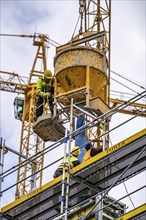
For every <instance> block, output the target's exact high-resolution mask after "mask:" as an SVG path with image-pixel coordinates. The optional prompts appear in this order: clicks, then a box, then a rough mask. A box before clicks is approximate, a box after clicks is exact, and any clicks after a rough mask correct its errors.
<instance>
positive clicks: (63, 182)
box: [61, 128, 68, 213]
mask: <svg viewBox="0 0 146 220" xmlns="http://www.w3.org/2000/svg"><path fill="white" fill-rule="evenodd" d="M67 133H68V132H67V128H66V129H65V138H64V158H63V175H62V191H61V213H63V207H64V201H65V197H64V191H65V167H66V148H67Z"/></svg>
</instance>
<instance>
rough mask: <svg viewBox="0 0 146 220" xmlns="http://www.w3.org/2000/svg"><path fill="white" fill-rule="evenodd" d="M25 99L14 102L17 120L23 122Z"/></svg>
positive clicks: (16, 99)
mask: <svg viewBox="0 0 146 220" xmlns="http://www.w3.org/2000/svg"><path fill="white" fill-rule="evenodd" d="M23 106H24V98H23V97H16V98H15V100H14V115H15V118H16V119H17V120H20V121H22V115H23Z"/></svg>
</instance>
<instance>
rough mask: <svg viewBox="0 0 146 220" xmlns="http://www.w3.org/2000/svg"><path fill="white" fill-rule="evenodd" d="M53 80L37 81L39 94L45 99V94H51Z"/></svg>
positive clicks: (40, 79) (42, 78) (42, 79)
mask: <svg viewBox="0 0 146 220" xmlns="http://www.w3.org/2000/svg"><path fill="white" fill-rule="evenodd" d="M51 86H52V79H50V80H49V82H46V81H45V80H44V77H41V78H39V79H38V81H37V94H38V95H40V96H42V97H43V93H44V92H51Z"/></svg>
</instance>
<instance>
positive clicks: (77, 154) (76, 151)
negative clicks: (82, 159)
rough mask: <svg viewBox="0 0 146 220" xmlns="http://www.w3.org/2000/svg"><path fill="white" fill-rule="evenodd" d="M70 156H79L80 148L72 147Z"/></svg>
mask: <svg viewBox="0 0 146 220" xmlns="http://www.w3.org/2000/svg"><path fill="white" fill-rule="evenodd" d="M72 155H74V156H79V155H80V148H79V147H78V146H75V147H73V149H72Z"/></svg>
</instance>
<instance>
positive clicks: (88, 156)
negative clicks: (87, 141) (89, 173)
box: [83, 148, 92, 161]
mask: <svg viewBox="0 0 146 220" xmlns="http://www.w3.org/2000/svg"><path fill="white" fill-rule="evenodd" d="M91 149H92V148H91ZM91 149H89V150H88V151H86V153H85V155H84V157H83V161H86V160H89V159H90V158H91Z"/></svg>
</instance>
